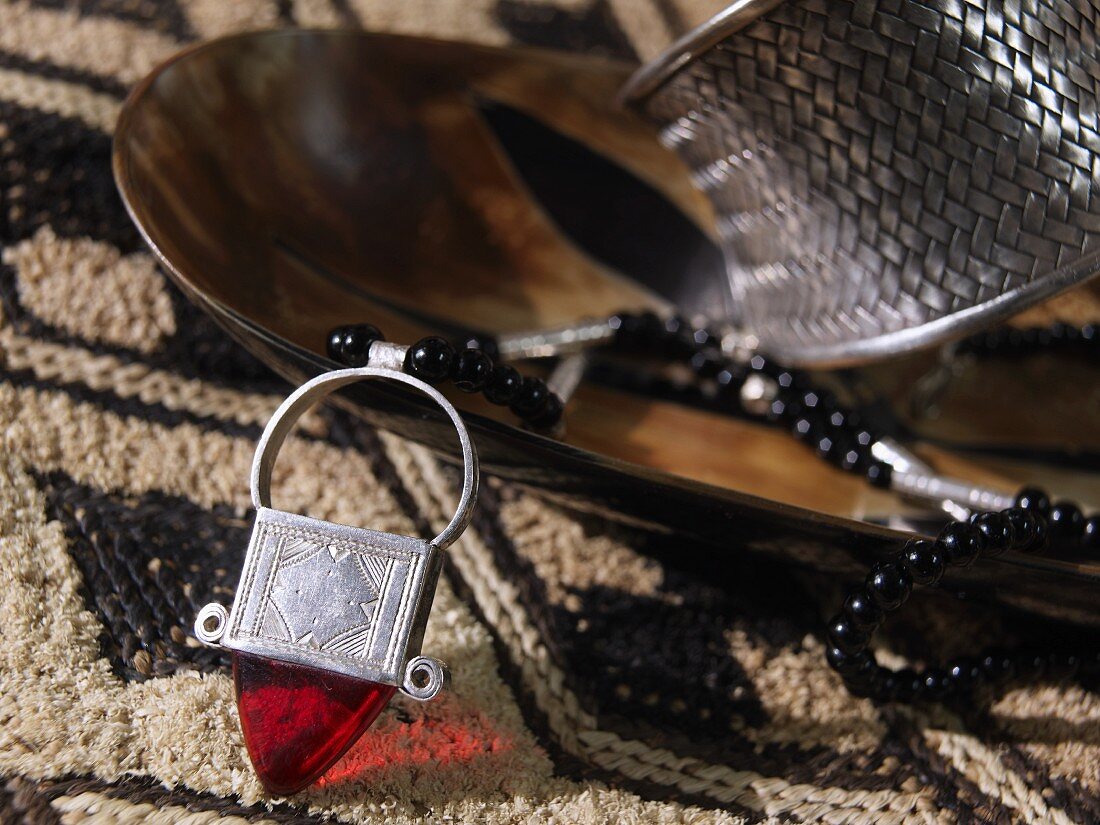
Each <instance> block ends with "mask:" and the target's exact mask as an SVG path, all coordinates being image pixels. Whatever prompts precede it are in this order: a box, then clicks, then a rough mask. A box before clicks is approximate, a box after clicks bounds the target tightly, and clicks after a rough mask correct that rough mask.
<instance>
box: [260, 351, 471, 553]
mask: <svg viewBox="0 0 1100 825" xmlns="http://www.w3.org/2000/svg"><path fill="white" fill-rule="evenodd" d="M367 378H386V379H389V380H391V381H398V382H400V383H402V384H408V385H409V386H410V387H413V388H414V389H417V390H420V391H421V392H422V393H424V394H425V395H427V396H428V397H429V398H431V399H432V401H434V402H435V403H436V404H438V405H439V406H440V407H442V408H443V411H444V412H445V413H447V416H448V417H449V418H450V419H451V423H452V424H454V427H455V429H456V430H457V431H458V440H459V444H460V445H461V446H462V460H463V465H464V466H463V472H462V495H461V497H460V498H459V500H458V509H457V510H456V511H455V514H454V517H453V518H452V519H451V522H450V524H448V525H447V526H446V527H445V528H443V532H442V533H440V534H439V535H438V536H436V537H435V538H434V539H432V542H431V543H432V544H433V545H435V546H436V547H438V548H439V549H440V550H442V549H444V548H447V547H449V546H450V545H452V544H453V543H454V541H455V539H457V538H458V537H459V536H460V535H462V531H463V530H465V529H466V526H467V525H468V524H469V523H470V518H471V517H472V516H473V511H474V501H475V499H476V498H477V489H478V481H479V473H478V462H477V451H476V450H475V449H474V444H473V442H472V441H471V440H470V433H469V432H468V431H467V430H466V425H465V424H464V423H463V422H462V418H461V416H459V414H458V411H457V410H455V408H454V407H453V406H452V405H451V402H450V401H448V400H447V399H446V398H444V397H443V396H442V395H441V394H440V393H439V391H438V390H436V389H435V388H434V387H432V386H431V385H430V384H425V383H424V382H423V381H421V380H420V379H419V378H414V377H412V376H411V375H407V374H406V373H403V372H397V371H396V370H392V369H384V368H380V367H358V368H355V369H346V370H333V371H332V372H326V373H322V374H321V375H318V376H317V377H316V378H313V379H311V380H309V381H307V382H306V383H304V384H302V386H300V387H299V388H298V389H296V390H295V391H294V392H293V393H291V394H290V396H289V397H288V398H287V399H286V400H285V401H284V402H283V403H282V404H280V405H279V409H277V410H276V411H275V414H274V415H273V416H271V420H270V421H268V422H267V426H266V427H265V428H264V432H263V435H261V436H260V441H259V443H258V444H257V445H256V456H255V458H254V459H253V461H252V479H251V490H252V504H253V506H255V507H256V509H259V508H261V507H271V472H272V470H273V469H274V468H275V459H276V458H277V457H278V454H279V449H280V448H281V447H282V446H283V442H284V441H285V440H286V437H287V435H289V433H290V431H291V430H292V429H293V428H294V424H295V423H296V422H297V420H298V418H299V417H300V416H301V415H302V413H304V412H305V411H306V410H308V409H309V408H310V407H312V406H313V405H314V404H316V403H317V402H318V401H321V400H322V399H324V398H325V397H327V396H328V395H330V394H331V393H333V392H335V391H336V390H338V389H340V388H341V387H344V386H346V385H348V384H353V383H355V382H356V381H362V380H365V379H367Z"/></svg>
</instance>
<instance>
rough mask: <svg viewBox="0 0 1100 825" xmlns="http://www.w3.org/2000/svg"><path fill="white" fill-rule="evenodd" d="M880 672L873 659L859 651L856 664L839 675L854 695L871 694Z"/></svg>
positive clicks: (873, 691)
mask: <svg viewBox="0 0 1100 825" xmlns="http://www.w3.org/2000/svg"><path fill="white" fill-rule="evenodd" d="M880 673H881V670H880V668H879V666H878V665H877V664H875V660H874V659H872V658H871V656H870V655H869V654H867V653H861V654H859V659H858V662H857V664H856V666H855V667H854V668H853V669H852V670H850V671H848V672H847V673H842V674H841V675H842V676H843V677H844V684H845V685H846V686H847V687H848V690H849V691H851V692H852V693H854V694H855V695H856V696H871V695H873V694H874V693H875V687H876V685H875V682H876V678H877V677H878V676H879V674H880Z"/></svg>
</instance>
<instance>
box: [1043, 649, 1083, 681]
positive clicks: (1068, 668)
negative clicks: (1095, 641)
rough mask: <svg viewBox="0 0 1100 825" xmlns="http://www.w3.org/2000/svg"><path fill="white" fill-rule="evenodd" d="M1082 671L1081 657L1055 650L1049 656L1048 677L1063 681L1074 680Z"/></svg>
mask: <svg viewBox="0 0 1100 825" xmlns="http://www.w3.org/2000/svg"><path fill="white" fill-rule="evenodd" d="M1080 669H1081V657H1080V656H1078V655H1077V654H1075V653H1067V652H1065V651H1061V650H1055V651H1053V652H1052V653H1049V654H1047V670H1046V673H1047V676H1049V677H1050V678H1051V679H1055V680H1058V681H1062V680H1065V679H1072V678H1073V677H1074V676H1076V675H1077V671H1079V670H1080Z"/></svg>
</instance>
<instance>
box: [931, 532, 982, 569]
mask: <svg viewBox="0 0 1100 825" xmlns="http://www.w3.org/2000/svg"><path fill="white" fill-rule="evenodd" d="M936 545H937V546H938V547H939V549H940V552H941V553H943V557H944V558H945V559H947V563H948V564H953V565H955V566H956V567H969V566H970V565H972V564H973V563H974V562H975V561H976V560H977V558H978V556H980V555H981V554H982V549H983V547H984V546H985V539H984V538H983V537H982V534H981V531H979V530H978V528H976V527H974V526H972V525H970V524H967V523H966V522H962V521H955V522H952V523H951V524H948V525H947V526H946V527H944V528H943V532H941V533H940V537H939V538H938V539H936Z"/></svg>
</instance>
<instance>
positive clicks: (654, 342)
mask: <svg viewBox="0 0 1100 825" xmlns="http://www.w3.org/2000/svg"><path fill="white" fill-rule="evenodd" d="M664 332H665V322H664V321H662V320H661V319H660V318H659V317H658V315H657V313H656V312H651V311H649V310H646V311H645V312H643V313H642V314H641V315H639V316H638V338H637V340H636V342H635V343H636V344H640V345H641V347H642V349H644V350H646V351H647V352H655V351H657V350H659V349H660V345H661V342H662V341H663V340H664Z"/></svg>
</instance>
